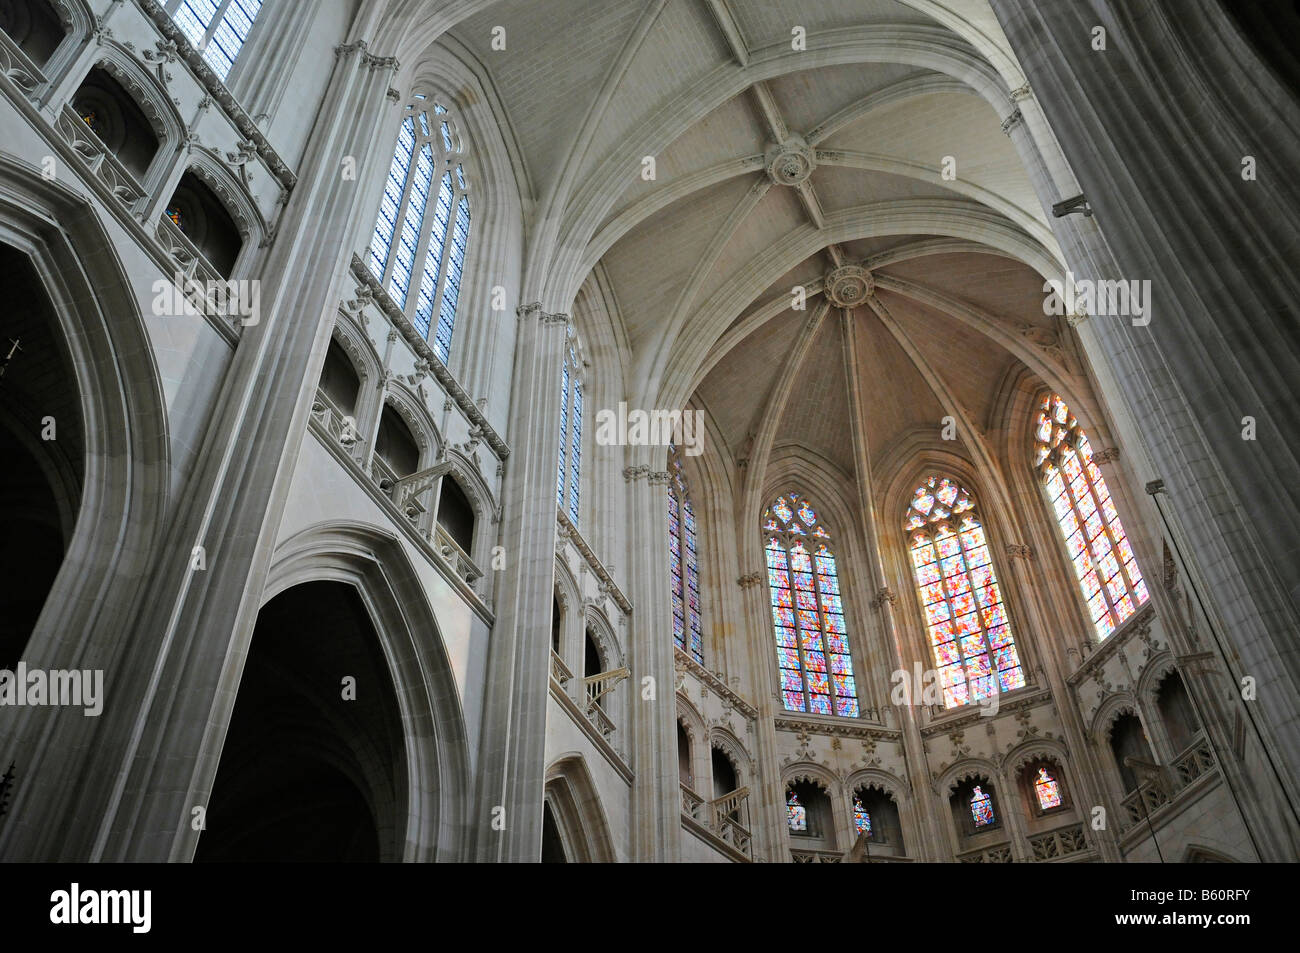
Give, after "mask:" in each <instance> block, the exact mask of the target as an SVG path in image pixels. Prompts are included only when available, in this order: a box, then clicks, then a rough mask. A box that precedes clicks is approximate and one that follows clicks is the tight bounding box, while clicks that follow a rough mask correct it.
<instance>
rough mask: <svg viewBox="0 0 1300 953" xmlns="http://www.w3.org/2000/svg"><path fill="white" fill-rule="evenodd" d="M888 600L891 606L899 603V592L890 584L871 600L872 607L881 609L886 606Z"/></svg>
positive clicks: (877, 609)
mask: <svg viewBox="0 0 1300 953" xmlns="http://www.w3.org/2000/svg"><path fill="white" fill-rule="evenodd" d="M886 602H887V603H889V605H890V606H891V607H892V606H894V605H897V603H898V594H897V593H896V592H894V590H893V589H890V588H889V587H888V586H885V587H884V588H883V589H880V590H879V591H878V592H877V593H876V595H875V598H873V599H872V600H871V608H873V609H875V610H876V611H880V610H881V609H883V608H884V607H885V603H886Z"/></svg>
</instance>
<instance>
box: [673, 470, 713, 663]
mask: <svg viewBox="0 0 1300 953" xmlns="http://www.w3.org/2000/svg"><path fill="white" fill-rule="evenodd" d="M668 472H669V474H670V475H671V477H672V482H671V483H670V484H669V487H668V565H669V568H670V569H671V570H672V584H673V641H674V642H675V643H676V644H677V647H678V648H679V649H681V650H682V651H683V652H689V653H690V654H691V657H692V658H693V659H695V661H697V662H700V663H703V662H704V636H703V632H702V629H701V626H700V570H699V560H698V557H697V553H696V548H695V510H694V508H693V507H692V506H691V495H690V491H689V490H688V489H687V486H686V474H685V472H684V471H683V470H682V454H681V450H680V449H679V448H677V447H674V446H671V445H670V446H669V448H668Z"/></svg>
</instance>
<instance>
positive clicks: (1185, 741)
mask: <svg viewBox="0 0 1300 953" xmlns="http://www.w3.org/2000/svg"><path fill="white" fill-rule="evenodd" d="M1156 706H1157V707H1158V708H1159V709H1160V719H1161V720H1162V721H1163V722H1164V723H1165V731H1166V732H1167V733H1168V735H1169V744H1170V745H1171V746H1172V747H1173V749H1174V754H1175V755H1180V754H1182V753H1183V752H1184V751H1186V750H1187V749H1188V748H1189V747H1190V746H1191V744H1192V740H1193V739H1194V738H1195V737H1196V733H1197V732H1198V731H1200V730H1201V725H1200V721H1199V719H1197V717H1196V708H1195V707H1194V706H1193V705H1192V699H1191V697H1190V696H1189V695H1188V694H1187V686H1186V685H1185V684H1184V683H1183V677H1182V676H1181V675H1179V674H1178V673H1177V672H1170V673H1169V674H1168V675H1166V676H1165V680H1164V681H1163V682H1161V683H1160V690H1159V691H1158V692H1157V693H1156Z"/></svg>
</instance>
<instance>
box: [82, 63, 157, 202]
mask: <svg viewBox="0 0 1300 953" xmlns="http://www.w3.org/2000/svg"><path fill="white" fill-rule="evenodd" d="M72 108H73V109H75V110H76V111H77V115H78V116H80V117H81V121H82V122H84V123H85V124H86V125H87V126H89V127H90V131H91V132H93V133H94V134H95V135H96V136H98V137H99V140H100V142H102V143H104V145H105V146H106V147H107V148H108V151H109V152H111V153H113V155H115V156H117V160H118V161H119V162H121V163H122V165H124V166H125V167H126V169H127V171H128V172H130V173H131V174H132V175H134V176H135V177H136V179H138V180H143V179H144V176H145V173H146V172H148V171H149V165H150V163H152V162H153V158H154V156H155V155H157V154H158V145H159V142H158V135H157V134H156V133H155V132H154V129H153V126H152V125H150V124H149V120H148V119H147V118H146V117H145V114H144V110H142V109H141V108H140V105H139V103H137V102H136V101H135V100H134V99H132V98H131V95H130V94H129V93H127V91H126V90H125V89H123V88H122V84H121V83H119V82H118V81H117V80H116V79H114V78H113V77H112V76H111V75H110V74H109V72H108V71H107V70H106V69H104V68H103V67H102V66H96V67H95V68H94V69H92V70H91V71H90V72H89V73H88V74H87V75H86V79H85V81H84V82H83V83H82V84H81V86H80V88H78V90H77V91H76V92H75V93H73V94H72Z"/></svg>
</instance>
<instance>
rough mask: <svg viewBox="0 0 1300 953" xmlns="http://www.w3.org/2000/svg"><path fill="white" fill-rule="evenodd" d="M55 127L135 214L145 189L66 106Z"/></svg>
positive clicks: (114, 194) (111, 192)
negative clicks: (136, 206)
mask: <svg viewBox="0 0 1300 953" xmlns="http://www.w3.org/2000/svg"><path fill="white" fill-rule="evenodd" d="M54 128H55V130H56V131H57V132H58V133H59V135H60V136H62V137H63V139H64V140H65V141H66V142H67V143H68V145H70V146H72V149H73V151H74V152H76V153H77V155H78V156H80V157H81V160H82V161H83V162H85V163H86V167H87V168H88V169H89V170H90V172H91V174H92V175H94V176H96V177H97V178H99V180H100V181H101V182H103V183H104V185H106V186H108V191H109V193H110V194H112V195H113V197H114V198H116V199H117V200H118V201H119V202H121V203H122V204H123V205H125V206H126V207H127V208H128V209H130V210H132V211H134V208H135V205H136V203H137V202H139V201H140V200H141V199H143V198H144V197H145V191H144V189H143V188H142V187H141V186H140V183H139V182H137V181H136V178H135V176H134V175H132V174H131V173H130V172H129V171H127V168H126V166H124V165H122V163H121V161H120V160H119V159H118V158H117V156H115V155H113V153H112V151H111V150H110V149H109V148H108V146H106V145H104V142H103V140H102V139H100V138H99V136H97V135H95V132H94V130H93V129H91V128H90V126H88V125H86V121H85V120H84V119H82V118H81V116H79V115H77V111H76V110H75V109H73V108H72V107H71V106H70V105H68V104H67V103H65V104H64V105H63V108H62V109H61V110H60V111H59V114H58V115H57V116H56V117H55V120H54ZM173 227H174V226H173ZM177 234H179V229H178V230H177ZM160 237H161V236H160ZM163 245H164V247H166V245H167V243H166V242H165V241H164V242H163Z"/></svg>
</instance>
